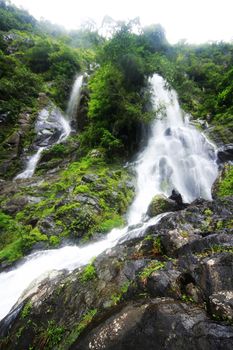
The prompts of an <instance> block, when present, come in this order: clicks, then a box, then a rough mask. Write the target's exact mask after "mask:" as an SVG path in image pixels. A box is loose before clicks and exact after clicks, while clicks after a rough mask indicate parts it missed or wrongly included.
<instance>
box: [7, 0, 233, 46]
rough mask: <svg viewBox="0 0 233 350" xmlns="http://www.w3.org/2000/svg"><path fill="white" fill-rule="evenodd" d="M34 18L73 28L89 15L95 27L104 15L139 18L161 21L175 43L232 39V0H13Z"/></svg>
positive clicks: (146, 21) (171, 41)
mask: <svg viewBox="0 0 233 350" xmlns="http://www.w3.org/2000/svg"><path fill="white" fill-rule="evenodd" d="M12 3H14V4H16V5H17V6H22V7H24V8H25V9H27V10H28V11H29V12H30V13H31V14H32V15H33V16H35V17H36V18H37V19H40V18H42V17H43V18H44V19H47V20H49V21H51V22H52V23H56V24H60V25H63V26H64V27H65V28H67V29H75V28H77V27H79V26H80V25H81V23H82V22H84V21H85V20H87V19H88V18H92V19H94V21H95V22H96V24H97V25H98V26H100V25H101V21H102V19H103V17H104V16H105V15H109V16H111V17H112V18H114V19H115V20H127V19H132V18H135V17H138V16H139V17H140V20H141V24H142V25H143V26H145V25H149V24H152V23H160V24H161V25H162V26H163V27H164V28H165V30H166V35H167V39H168V41H169V42H170V43H175V42H177V41H179V40H181V39H186V40H187V41H188V42H190V43H201V42H206V41H211V40H214V41H220V40H224V41H231V40H232V39H233V21H232V18H231V17H232V13H233V1H232V0H221V1H216V0H189V1H187V0H160V1H158V0H144V1H141V2H138V1H135V0H114V1H113V0H98V1H96V0H85V1H77V0H65V1H63V0H59V1H56V0H54V1H53V0H13V1H12Z"/></svg>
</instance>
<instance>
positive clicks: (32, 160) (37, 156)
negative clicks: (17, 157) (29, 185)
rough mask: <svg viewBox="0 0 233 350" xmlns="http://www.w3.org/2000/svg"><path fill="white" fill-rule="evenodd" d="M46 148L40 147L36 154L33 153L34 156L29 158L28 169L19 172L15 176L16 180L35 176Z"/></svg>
mask: <svg viewBox="0 0 233 350" xmlns="http://www.w3.org/2000/svg"><path fill="white" fill-rule="evenodd" d="M44 149H45V147H40V148H38V151H37V152H36V153H35V154H33V156H31V157H30V158H29V160H28V163H27V166H26V169H25V170H24V171H23V172H22V173H20V174H18V175H17V176H16V177H15V180H17V179H28V178H29V177H32V176H33V174H34V171H35V169H36V165H37V164H38V162H39V160H40V156H41V153H42V152H43V150H44Z"/></svg>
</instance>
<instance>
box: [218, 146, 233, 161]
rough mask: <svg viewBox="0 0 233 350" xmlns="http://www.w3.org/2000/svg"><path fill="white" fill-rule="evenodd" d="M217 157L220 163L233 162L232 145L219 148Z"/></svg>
mask: <svg viewBox="0 0 233 350" xmlns="http://www.w3.org/2000/svg"><path fill="white" fill-rule="evenodd" d="M217 156H218V160H219V162H220V163H224V162H229V161H233V143H230V144H228V145H224V146H222V147H220V148H219V149H218V153H217Z"/></svg>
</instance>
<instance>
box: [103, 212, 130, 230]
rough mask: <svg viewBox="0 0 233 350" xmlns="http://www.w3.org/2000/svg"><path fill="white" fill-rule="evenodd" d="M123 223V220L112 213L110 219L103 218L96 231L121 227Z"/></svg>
mask: <svg viewBox="0 0 233 350" xmlns="http://www.w3.org/2000/svg"><path fill="white" fill-rule="evenodd" d="M124 224H125V220H124V219H123V218H122V217H121V216H120V215H117V214H112V218H111V219H105V220H104V221H103V222H102V223H101V224H100V225H99V226H98V231H100V232H103V233H105V232H109V231H111V230H112V229H113V228H119V227H123V226H124Z"/></svg>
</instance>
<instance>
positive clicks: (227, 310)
mask: <svg viewBox="0 0 233 350" xmlns="http://www.w3.org/2000/svg"><path fill="white" fill-rule="evenodd" d="M209 303H210V310H211V312H212V315H214V317H215V318H216V317H219V318H220V319H222V320H228V321H230V322H232V321H233V291H232V290H223V291H220V292H218V293H215V294H213V295H211V296H210V298H209Z"/></svg>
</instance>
